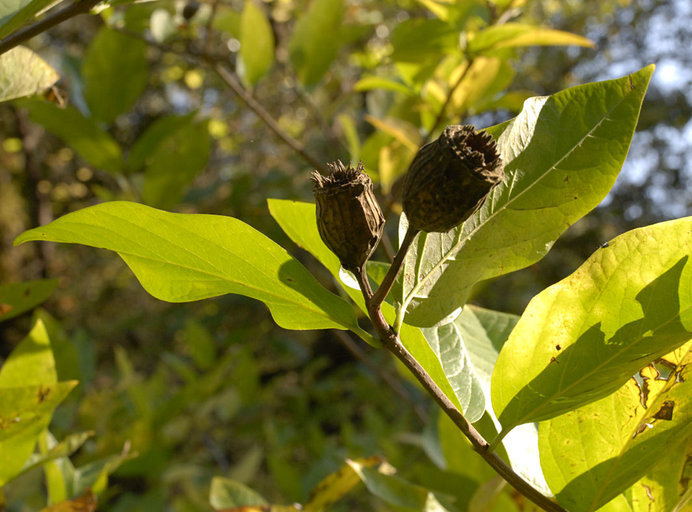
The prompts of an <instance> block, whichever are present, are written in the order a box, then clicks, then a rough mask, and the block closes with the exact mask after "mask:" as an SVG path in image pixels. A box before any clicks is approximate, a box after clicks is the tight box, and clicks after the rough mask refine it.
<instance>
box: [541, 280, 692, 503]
mask: <svg viewBox="0 0 692 512" xmlns="http://www.w3.org/2000/svg"><path fill="white" fill-rule="evenodd" d="M688 291H689V283H688ZM691 348H692V345H690V344H687V345H686V346H685V347H684V349H681V350H676V351H675V352H673V353H672V354H668V355H666V356H665V357H664V358H663V359H662V360H660V361H659V362H657V363H656V365H655V366H654V365H651V366H647V367H645V368H643V369H642V370H641V371H640V372H639V374H638V376H637V377H636V378H635V377H631V378H630V379H629V380H627V382H625V384H624V385H623V386H622V387H621V388H620V389H618V390H617V391H616V392H615V393H613V394H611V395H609V396H607V397H605V398H603V399H601V400H598V401H596V402H593V403H591V404H589V405H587V406H585V407H582V408H580V409H577V410H576V411H572V412H569V413H567V414H564V415H562V416H558V417H557V418H553V419H552V420H549V421H545V422H542V423H541V424H540V429H539V442H540V450H541V463H542V465H543V468H544V471H545V474H546V478H547V480H548V483H549V485H550V487H551V490H552V491H553V492H554V493H555V495H556V497H557V500H558V502H560V503H561V504H562V505H563V506H564V507H566V508H568V509H569V510H571V511H574V512H591V511H595V510H598V509H600V507H601V506H602V505H604V504H605V503H607V502H608V501H610V500H611V499H613V498H615V497H616V496H617V495H618V494H619V493H620V492H622V491H624V490H626V489H627V488H629V487H630V486H631V485H632V484H634V483H635V482H637V481H638V480H639V479H640V478H641V477H643V476H645V475H646V474H647V473H649V472H650V471H651V470H652V468H654V467H655V466H656V465H657V464H666V462H665V461H668V460H669V459H670V460H671V462H672V463H673V464H674V465H675V466H676V467H677V469H678V471H681V469H682V465H683V463H684V461H683V460H681V457H680V452H681V451H682V453H685V450H684V448H685V447H686V446H687V444H688V440H689V438H690V435H692V383H691V381H690V378H692V367H691V366H690V363H692V352H690V349H691ZM575 357H577V356H576V355H575ZM664 363H665V364H664ZM680 445H682V446H681V448H683V450H680V449H678V448H676V447H677V446H680ZM676 474H677V475H679V474H680V473H679V472H678V473H672V472H671V473H669V474H666V475H665V477H664V479H663V482H667V483H668V487H670V492H669V493H666V492H664V488H661V487H658V488H656V487H655V486H652V487H649V488H648V495H647V492H646V490H644V489H641V488H640V489H635V490H634V491H631V492H636V493H638V494H639V495H640V498H641V499H640V500H637V502H638V503H637V504H635V505H634V508H633V509H632V510H635V511H645V510H646V511H649V510H650V511H652V512H659V511H660V512H664V511H669V510H672V509H673V507H674V505H675V503H676V502H677V500H678V498H679V495H678V489H677V485H678V482H677V480H678V479H676V478H674V476H675V475H676ZM662 476H663V475H662ZM641 491H645V492H641ZM620 500H622V498H620ZM625 500H627V498H626V497H625Z"/></svg>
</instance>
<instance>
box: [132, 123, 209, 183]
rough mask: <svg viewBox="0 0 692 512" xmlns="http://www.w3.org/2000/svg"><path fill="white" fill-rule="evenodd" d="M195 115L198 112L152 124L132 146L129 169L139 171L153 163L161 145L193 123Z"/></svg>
mask: <svg viewBox="0 0 692 512" xmlns="http://www.w3.org/2000/svg"><path fill="white" fill-rule="evenodd" d="M195 114H196V112H190V113H189V114H185V115H183V116H175V115H173V116H165V117H161V118H159V119H157V120H156V121H154V122H153V123H151V124H150V125H149V126H148V127H147V129H146V130H144V133H142V135H140V136H139V138H138V139H137V141H136V142H135V143H134V144H133V145H132V148H131V149H130V153H129V155H128V156H127V169H128V170H129V171H138V170H139V169H140V168H142V167H144V166H145V165H147V164H149V163H151V161H152V160H154V159H155V156H156V154H157V153H159V152H161V151H162V150H161V149H160V148H161V145H162V144H163V143H164V142H165V141H166V140H167V139H169V138H171V137H173V136H174V135H175V133H176V132H178V130H181V129H182V128H184V127H186V126H188V125H189V124H190V123H191V122H192V121H193V119H194V117H195ZM167 149H168V148H167Z"/></svg>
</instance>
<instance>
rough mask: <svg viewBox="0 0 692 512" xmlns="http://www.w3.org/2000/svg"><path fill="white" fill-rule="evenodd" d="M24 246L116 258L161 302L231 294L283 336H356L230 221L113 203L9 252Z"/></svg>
mask: <svg viewBox="0 0 692 512" xmlns="http://www.w3.org/2000/svg"><path fill="white" fill-rule="evenodd" d="M31 240H42V241H53V242H65V243H80V244H83V245H89V246H92V247H101V248H104V249H109V250H112V251H116V252H117V253H118V254H119V255H120V256H121V257H122V258H123V260H125V262H126V263H127V265H128V266H129V267H130V268H131V269H132V271H133V272H134V273H135V275H136V276H137V278H138V279H139V281H140V282H141V283H142V286H144V288H145V289H146V290H147V291H148V292H149V293H151V294H152V295H153V296H154V297H156V298H158V299H161V300H166V301H169V302H187V301H193V300H199V299H204V298H207V297H215V296H218V295H223V294H226V293H237V294H240V295H246V296H248V297H252V298H255V299H258V300H261V301H263V302H264V303H265V304H266V305H267V306H268V307H269V310H270V312H271V314H272V316H273V318H274V320H275V321H276V323H277V324H279V325H280V326H282V327H285V328H287V329H327V328H335V329H348V328H356V329H357V324H356V319H355V315H354V313H353V309H352V308H351V306H350V305H349V304H348V303H346V302H345V301H344V300H342V299H341V298H339V297H337V296H336V295H334V294H332V293H330V292H329V291H327V290H326V289H325V288H324V287H323V286H322V285H320V284H319V283H318V282H317V281H316V280H315V278H314V277H313V276H312V275H311V274H310V273H309V272H308V271H307V270H306V269H305V267H303V266H302V265H301V264H300V263H299V262H298V261H297V260H296V259H295V258H293V257H291V256H290V255H289V254H288V253H287V252H286V251H285V250H284V249H283V248H281V247H280V246H278V245H277V244H275V243H274V242H273V241H271V240H270V239H269V238H267V237H265V236H264V235H262V234H261V233H259V232H258V231H256V230H254V229H253V228H251V227H250V226H248V225H247V224H245V223H243V222H241V221H240V220H238V219H234V218H232V217H222V216H219V215H186V214H176V213H168V212H164V211H161V210H156V209H154V208H150V207H147V206H144V205H141V204H136V203H128V202H125V201H114V202H110V203H103V204H100V205H96V206H92V207H89V208H85V209H83V210H79V211H76V212H73V213H70V214H67V215H65V216H63V217H61V218H59V219H57V220H55V221H53V222H51V223H50V224H47V225H46V226H43V227H40V228H35V229H32V230H29V231H26V232H25V233H23V234H22V235H20V236H19V237H17V239H16V240H15V244H21V243H24V242H27V241H31ZM239 241H242V244H239V243H238V242H239Z"/></svg>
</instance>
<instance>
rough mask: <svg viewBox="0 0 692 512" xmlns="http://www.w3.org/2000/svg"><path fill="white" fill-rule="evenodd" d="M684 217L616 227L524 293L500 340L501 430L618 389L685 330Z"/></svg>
mask: <svg viewBox="0 0 692 512" xmlns="http://www.w3.org/2000/svg"><path fill="white" fill-rule="evenodd" d="M691 252H692V217H687V218H684V219H678V220H674V221H669V222H663V223H660V224H655V225H652V226H647V227H644V228H640V229H635V230H633V231H630V232H628V233H625V234H623V235H621V236H619V237H617V238H616V239H614V240H613V241H611V242H610V244H609V246H608V247H604V248H601V249H598V250H597V252H596V253H594V254H593V255H592V256H591V257H590V258H589V259H588V260H587V261H586V262H585V263H584V264H583V265H582V266H581V267H580V268H579V269H578V270H577V271H576V272H574V273H573V274H572V275H571V276H569V277H567V278H566V279H564V280H562V281H560V282H559V283H557V284H555V285H553V286H551V287H549V288H547V289H546V290H544V291H543V292H541V293H540V294H538V295H537V296H536V297H534V299H533V300H532V301H531V302H530V304H529V305H528V307H527V308H526V311H525V312H524V314H523V315H522V317H521V319H520V320H519V323H518V324H517V326H516V327H515V328H514V330H513V331H512V334H511V335H510V337H509V340H508V341H507V343H506V344H505V345H504V347H503V348H502V351H501V352H500V356H499V357H498V360H497V364H496V365H495V370H494V372H493V377H492V402H493V408H494V410H495V413H496V414H497V416H498V418H499V420H500V422H501V424H502V427H503V432H506V431H507V430H509V429H511V428H512V427H513V426H515V425H519V424H522V423H527V422H533V421H537V420H545V419H549V418H553V417H555V416H557V415H559V414H563V413H565V412H568V411H571V410H574V409H576V408H578V407H580V406H583V405H585V404H588V403H590V402H594V401H595V400H598V399H600V398H603V397H604V396H607V395H608V394H610V393H612V392H614V391H616V390H617V389H618V388H620V387H621V386H622V385H623V384H625V382H627V381H628V379H631V377H632V375H634V374H635V373H636V372H637V371H638V370H639V369H640V368H642V367H643V366H646V365H647V364H649V363H650V362H651V361H654V360H655V359H657V358H659V357H661V356H663V355H665V354H667V353H668V352H670V351H672V350H674V349H675V348H677V347H679V346H680V345H682V344H683V343H685V342H686V341H687V340H689V339H691V338H692V264H690V263H689V261H688V260H689V258H690V253H691Z"/></svg>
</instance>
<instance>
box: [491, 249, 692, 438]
mask: <svg viewBox="0 0 692 512" xmlns="http://www.w3.org/2000/svg"><path fill="white" fill-rule="evenodd" d="M688 258H689V256H684V257H682V258H680V259H679V260H678V261H677V262H676V263H675V264H674V265H673V266H672V267H671V268H670V269H668V270H667V271H666V272H664V273H663V274H661V275H660V276H658V277H657V278H656V279H654V280H653V281H651V282H650V283H649V284H647V285H646V286H645V287H644V288H643V289H642V290H641V291H640V292H639V293H638V294H637V295H636V300H637V302H639V304H640V305H641V308H642V311H643V316H642V318H639V319H637V320H634V321H631V322H628V323H626V324H624V325H622V326H621V327H620V328H619V329H618V330H617V331H616V332H615V333H614V334H612V335H610V336H608V335H606V333H605V332H603V330H602V326H601V321H599V322H597V323H595V324H593V325H592V326H591V327H590V328H589V329H587V330H586V331H585V332H584V333H583V334H582V335H581V336H579V338H578V339H577V340H576V341H575V342H574V343H573V344H571V345H570V346H569V347H566V348H564V347H561V346H560V345H559V344H556V345H554V346H553V350H552V351H551V352H544V353H543V354H541V355H540V357H542V358H545V367H544V369H543V371H541V373H539V374H538V375H537V376H536V377H535V378H533V379H532V380H531V381H530V382H529V383H528V384H526V385H525V386H524V387H523V388H522V389H521V390H519V392H518V393H517V394H516V395H515V396H514V397H513V398H512V400H511V401H510V402H509V403H508V404H507V407H505V409H504V410H503V411H502V414H501V415H500V418H499V419H500V422H501V423H502V424H503V426H504V427H505V429H509V428H511V427H512V426H515V425H519V424H521V423H526V422H528V421H540V420H546V419H549V418H553V417H555V416H558V415H560V414H563V413H565V412H568V411H571V410H574V409H576V408H578V407H581V406H583V405H586V404H588V403H591V402H594V401H595V400H598V399H600V398H603V397H604V396H607V395H609V394H610V393H612V392H614V391H616V390H617V389H618V388H619V387H620V386H622V385H623V384H624V383H625V382H626V381H627V379H629V378H631V377H632V376H633V375H634V374H635V373H636V372H637V371H639V370H640V369H641V368H642V367H644V366H646V365H647V364H649V363H650V362H651V361H653V360H655V359H657V358H659V357H661V356H663V355H665V354H667V353H668V352H670V351H672V350H675V349H676V348H677V347H679V346H680V345H682V344H683V343H685V342H686V341H688V340H689V339H690V338H691V337H692V331H689V330H687V329H686V328H685V326H684V325H683V324H682V322H681V321H680V298H679V289H680V281H681V278H682V272H683V269H684V267H685V265H686V263H687V260H688ZM613 310H614V308H613V307H611V308H607V309H606V310H604V314H608V313H609V312H612V311H613ZM537 402H539V403H540V405H537V406H536V405H535V404H536V403H537ZM526 404H529V406H528V407H527V405H526ZM541 409H544V410H545V411H544V412H541ZM507 418H516V420H513V421H511V420H508V419H507ZM503 419H504V421H503Z"/></svg>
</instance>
